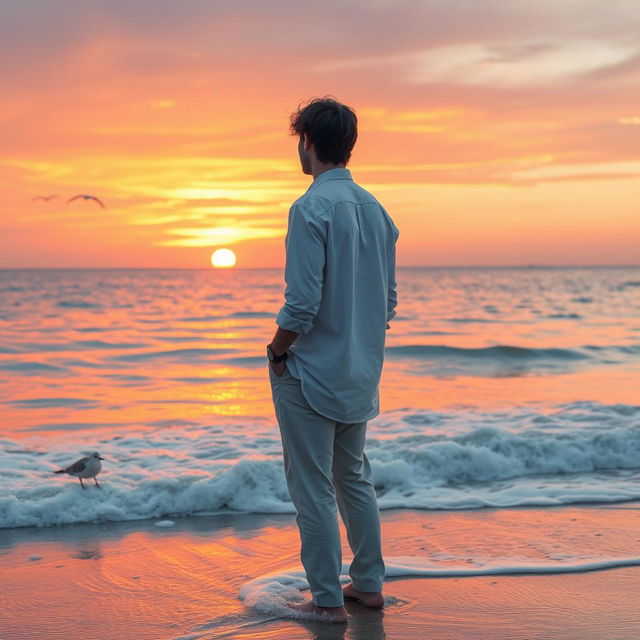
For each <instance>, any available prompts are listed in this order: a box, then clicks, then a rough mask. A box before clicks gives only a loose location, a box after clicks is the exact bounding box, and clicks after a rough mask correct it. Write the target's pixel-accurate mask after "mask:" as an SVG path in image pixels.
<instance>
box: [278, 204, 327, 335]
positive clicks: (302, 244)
mask: <svg viewBox="0 0 640 640" xmlns="http://www.w3.org/2000/svg"><path fill="white" fill-rule="evenodd" d="M326 240H327V239H326V231H325V229H324V228H323V224H322V222H321V221H319V220H317V219H316V217H315V216H314V214H313V212H312V211H310V210H309V209H307V208H306V207H305V206H304V205H300V204H294V205H293V206H292V207H291V210H290V211H289V228H288V231H287V237H286V241H285V246H286V264H285V270H284V279H285V282H286V288H285V292H284V298H285V303H284V305H283V306H282V308H281V309H280V311H279V312H278V315H277V316H276V324H277V325H278V326H279V327H281V328H282V329H287V330H289V331H294V332H296V333H301V334H305V333H308V332H309V331H310V329H311V327H313V321H314V319H315V317H316V315H317V313H318V309H319V308H320V301H321V299H322V285H323V280H324V267H325V261H326Z"/></svg>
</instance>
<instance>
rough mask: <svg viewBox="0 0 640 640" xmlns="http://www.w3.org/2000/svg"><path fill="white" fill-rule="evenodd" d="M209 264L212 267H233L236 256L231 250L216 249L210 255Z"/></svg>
mask: <svg viewBox="0 0 640 640" xmlns="http://www.w3.org/2000/svg"><path fill="white" fill-rule="evenodd" d="M211 264H212V265H213V266H214V267H216V268H217V267H233V266H235V264H236V254H235V253H233V251H231V249H216V250H215V251H214V252H213V253H212V254H211Z"/></svg>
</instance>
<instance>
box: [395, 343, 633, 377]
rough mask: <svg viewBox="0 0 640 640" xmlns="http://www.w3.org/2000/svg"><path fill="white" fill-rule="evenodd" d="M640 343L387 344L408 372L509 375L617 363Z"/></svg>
mask: <svg viewBox="0 0 640 640" xmlns="http://www.w3.org/2000/svg"><path fill="white" fill-rule="evenodd" d="M639 354H640V344H629V345H609V346H601V345H584V346H582V347H577V348H571V349H568V348H559V347H552V348H534V347H518V346H512V345H494V346H491V347H479V348H465V347H452V346H448V345H420V344H408V345H401V346H400V345H398V346H392V347H387V348H386V350H385V356H386V357H387V358H388V359H389V360H400V361H404V362H406V363H408V364H409V369H408V373H413V374H416V375H427V376H433V377H450V376H478V377H509V376H512V377H513V376H522V375H527V374H543V373H544V374H559V373H567V372H571V371H574V370H576V369H577V368H581V367H585V366H594V365H595V366H603V365H617V364H620V363H622V362H628V361H630V360H631V359H632V358H634V359H635V358H637V357H638V355H639Z"/></svg>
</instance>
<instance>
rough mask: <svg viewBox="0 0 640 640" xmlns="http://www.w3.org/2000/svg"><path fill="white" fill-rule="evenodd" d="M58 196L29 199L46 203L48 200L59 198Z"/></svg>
mask: <svg viewBox="0 0 640 640" xmlns="http://www.w3.org/2000/svg"><path fill="white" fill-rule="evenodd" d="M59 197H60V196H36V197H35V198H31V199H32V200H45V201H46V202H49V200H52V199H53V198H59Z"/></svg>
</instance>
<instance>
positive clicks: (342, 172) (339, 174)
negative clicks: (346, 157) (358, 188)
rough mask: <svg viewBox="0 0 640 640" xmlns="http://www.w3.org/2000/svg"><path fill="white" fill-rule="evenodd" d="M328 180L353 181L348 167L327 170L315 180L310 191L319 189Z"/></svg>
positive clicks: (310, 186)
mask: <svg viewBox="0 0 640 640" xmlns="http://www.w3.org/2000/svg"><path fill="white" fill-rule="evenodd" d="M327 180H353V178H352V176H351V171H349V169H347V168H346V167H336V168H335V169H327V171H323V172H322V173H321V174H320V175H319V176H317V177H316V178H315V180H314V181H313V182H312V183H311V184H310V185H309V189H313V187H317V186H318V185H319V184H322V183H323V182H326V181H327Z"/></svg>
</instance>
